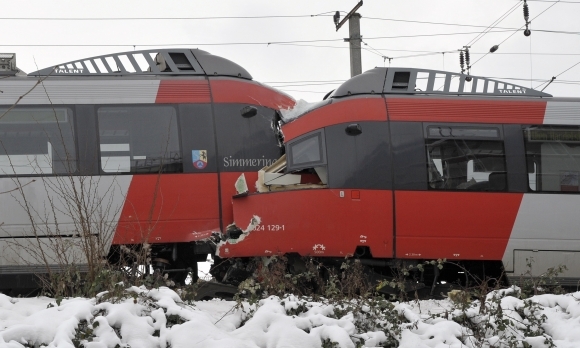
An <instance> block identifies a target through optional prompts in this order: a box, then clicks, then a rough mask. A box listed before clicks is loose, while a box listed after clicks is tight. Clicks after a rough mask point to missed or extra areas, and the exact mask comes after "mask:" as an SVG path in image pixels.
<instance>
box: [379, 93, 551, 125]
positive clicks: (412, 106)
mask: <svg viewBox="0 0 580 348" xmlns="http://www.w3.org/2000/svg"><path fill="white" fill-rule="evenodd" d="M546 105H547V102H546V101H543V100H531V101H521V100H517V101H516V100H498V99H494V100H475V99H471V100H461V99H454V100H450V99H448V98H445V99H440V98H439V99H436V98H417V97H410V98H400V97H393V98H390V97H387V108H388V110H389V119H390V120H391V121H423V122H466V123H467V122H469V123H471V122H473V123H510V124H514V123H515V124H543V123H544V115H545V113H546Z"/></svg>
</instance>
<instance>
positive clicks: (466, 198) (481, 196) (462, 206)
mask: <svg viewBox="0 0 580 348" xmlns="http://www.w3.org/2000/svg"><path fill="white" fill-rule="evenodd" d="M522 198H523V193H488V192H441V191H438V192H436V191H428V192H425V191H396V193H395V202H396V236H397V237H396V238H397V244H396V257H398V258H413V259H417V258H421V259H437V258H447V259H449V260H453V259H460V260H501V259H502V257H503V254H504V252H505V249H506V247H507V243H508V241H509V238H510V235H511V231H512V228H513V226H514V222H515V220H516V216H517V214H518V210H519V207H520V204H521V201H522Z"/></svg>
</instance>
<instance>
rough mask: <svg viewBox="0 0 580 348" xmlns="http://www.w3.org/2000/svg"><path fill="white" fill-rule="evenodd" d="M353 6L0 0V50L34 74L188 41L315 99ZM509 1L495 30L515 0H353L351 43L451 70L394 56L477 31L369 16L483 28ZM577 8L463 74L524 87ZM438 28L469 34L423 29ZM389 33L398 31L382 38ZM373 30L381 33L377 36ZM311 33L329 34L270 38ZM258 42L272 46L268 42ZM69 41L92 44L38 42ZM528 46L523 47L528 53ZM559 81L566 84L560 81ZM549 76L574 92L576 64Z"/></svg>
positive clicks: (329, 85) (339, 61) (573, 48)
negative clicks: (335, 18)
mask: <svg viewBox="0 0 580 348" xmlns="http://www.w3.org/2000/svg"><path fill="white" fill-rule="evenodd" d="M528 1H529V7H530V17H531V18H534V17H535V16H537V15H539V14H540V13H541V12H542V11H544V10H546V9H547V8H548V7H550V6H551V5H554V2H547V1H537V0H536V1H532V0H528ZM565 1H566V2H565ZM357 2H358V1H357V0H336V1H312V0H310V1H306V0H294V1H274V0H269V1H266V0H263V1H260V0H247V1H239V0H211V1H207V0H205V1H185V0H180V1H170V0H165V1H149V0H146V1H145V0H139V1H133V0H131V1H125V0H118V1H110V0H99V1H79V0H76V1H65V0H53V1H47V0H21V1H13V0H10V1H8V0H0V5H1V6H2V8H3V9H4V10H3V11H2V14H1V15H0V17H1V18H3V19H0V21H1V22H2V27H3V28H4V30H3V33H4V35H3V39H2V41H1V46H0V52H10V53H12V52H14V53H16V54H17V64H18V66H19V67H20V68H21V69H22V70H24V71H25V72H31V71H34V70H37V66H38V68H44V67H47V66H50V65H55V64H58V63H63V62H66V61H70V60H74V59H80V58H85V57H90V56H96V55H102V54H107V53H112V52H123V51H131V50H133V45H136V49H137V50H139V49H150V48H154V47H159V46H157V45H164V46H165V47H167V46H175V47H192V48H200V49H204V50H206V51H209V52H211V53H213V54H216V55H220V56H223V57H225V58H228V59H230V60H233V61H235V62H236V63H238V64H240V65H242V66H243V67H245V68H246V69H247V70H248V71H249V72H250V73H251V74H252V75H253V76H254V79H255V80H257V81H260V82H265V83H268V84H269V85H272V86H279V88H280V89H281V90H284V91H286V92H287V93H288V94H290V95H292V96H293V97H295V98H296V99H305V100H307V101H316V100H320V99H321V98H322V97H323V96H324V94H325V93H326V92H328V91H330V90H331V89H334V88H335V87H336V86H337V85H338V83H340V82H341V81H344V80H345V79H348V78H349V77H350V68H349V51H348V43H346V42H343V40H342V39H343V38H345V37H348V26H347V25H345V26H344V27H343V28H341V29H340V31H339V32H338V33H337V32H336V31H335V29H334V25H333V22H332V17H331V15H332V14H333V13H334V11H337V10H338V11H344V12H348V11H349V10H350V9H351V8H352V7H354V5H355V4H356V3H357ZM574 2H575V3H574ZM514 5H517V8H516V9H515V10H514V11H513V13H511V14H510V15H509V16H508V17H507V18H506V19H505V20H503V21H502V22H501V23H500V24H499V25H498V27H502V28H519V27H520V26H522V25H523V24H524V19H523V15H522V12H523V11H522V5H523V2H522V1H517V0H485V1H483V0H477V1H476V0H445V1H434V0H407V1H401V0H391V1H384V0H383V1H378V0H365V3H364V5H363V6H362V8H361V9H360V10H359V11H358V12H359V13H360V14H361V15H362V19H361V33H362V35H363V40H364V42H365V43H367V46H364V45H363V47H364V48H367V49H368V50H363V53H362V61H363V71H365V70H368V69H371V68H373V67H375V66H384V65H387V66H388V64H389V63H388V60H387V61H385V60H384V59H383V56H388V57H393V58H394V59H393V60H392V61H391V65H392V66H408V67H417V68H428V69H440V70H443V69H444V70H449V71H459V58H458V53H457V52H453V53H446V54H441V53H436V54H431V55H424V56H419V57H407V58H399V57H403V56H410V55H418V54H422V53H423V52H414V51H427V52H424V53H428V52H444V51H456V50H457V49H459V48H461V47H462V46H463V45H466V44H467V43H469V42H470V41H471V40H472V39H474V38H475V37H476V36H477V33H479V32H481V31H482V30H483V29H484V28H480V27H468V26H449V25H435V24H421V23H406V22H401V21H391V20H379V19H373V18H382V19H397V20H411V21H428V22H440V23H455V24H465V25H472V26H488V25H490V24H492V23H493V22H494V21H496V20H497V19H498V18H499V17H500V16H501V15H503V14H504V13H505V12H506V11H508V10H509V9H510V8H512V6H514ZM321 13H323V14H325V15H321V16H314V17H293V18H260V19H258V18H255V19H184V20H177V19H173V20H51V21H47V20H22V19H18V20H7V19H6V18H15V17H19V18H23V17H25V18H31V17H42V18H79V17H80V18H119V17H123V18H126V17H131V18H143V17H148V18H149V17H162V18H168V17H169V18H175V17H188V18H192V17H195V18H199V17H216V16H222V17H223V16H298V15H307V16H309V15H317V14H321ZM343 15H344V13H343ZM579 15H580V0H562V1H560V2H558V3H556V4H555V5H554V6H552V7H551V8H550V9H548V10H547V11H546V12H545V13H543V14H542V15H540V16H539V17H538V18H537V19H535V20H534V21H533V22H532V24H531V29H532V35H531V36H530V37H529V38H527V37H524V35H523V33H522V32H521V31H520V32H518V33H516V34H515V35H513V36H512V37H511V38H509V39H508V40H507V41H505V42H504V43H503V44H501V46H500V48H499V50H498V51H497V52H496V53H494V54H489V55H487V56H486V57H485V58H483V59H482V60H481V61H479V62H477V63H476V64H475V65H474V67H473V69H472V74H474V75H480V76H486V77H496V78H506V77H512V78H522V79H524V80H522V81H514V80H511V82H513V83H517V84H521V85H524V86H526V87H530V85H532V86H533V87H535V86H537V85H539V84H540V83H541V81H532V82H531V83H530V78H533V79H543V80H545V79H549V78H550V77H552V76H554V75H556V74H559V73H561V72H562V71H564V70H566V69H567V68H569V67H571V66H572V65H574V64H575V63H578V62H580V35H579V34H578V32H580V21H578V16H579ZM535 29H541V30H551V31H568V32H574V33H575V34H562V33H547V32H540V31H536V30H535ZM497 30H499V29H497ZM501 30H505V29H501ZM439 33H471V34H464V35H446V36H423V35H433V34H439ZM512 33H513V30H510V31H502V32H491V33H488V34H486V35H485V36H483V38H481V39H480V40H478V41H477V42H476V43H475V44H473V46H472V48H471V52H472V59H471V60H472V63H473V62H475V61H477V60H478V59H479V58H481V57H482V55H481V54H480V53H485V52H488V51H489V48H490V47H491V46H493V45H495V44H498V43H500V42H502V41H503V40H505V39H506V38H507V37H509V36H510V35H511V34H512ZM419 35H420V36H419ZM393 36H406V37H404V38H382V37H393ZM379 37H381V39H378V38H379ZM312 40H333V41H315V42H302V43H292V44H277V43H274V42H285V41H312ZM269 42H270V43H272V44H270V45H268V44H267V43H269ZM242 43H244V44H242ZM248 43H257V44H248ZM77 44H81V45H103V46H85V47H43V46H38V45H77ZM17 45H24V46H17ZM107 45H119V46H115V47H114V46H107ZM121 45H124V46H121ZM144 45H154V46H144ZM321 46H327V47H321ZM328 46H330V47H328ZM405 50H407V51H405ZM530 50H531V52H532V53H534V55H532V56H530V55H529V53H530ZM377 51H378V52H377ZM506 53H517V54H506ZM540 53H543V54H558V55H541V54H540ZM295 81H297V82H295ZM308 81H311V82H308ZM317 81H322V82H317ZM562 81H575V83H574V84H572V83H561V82H562ZM556 82H559V83H553V84H552V85H550V86H549V87H548V88H547V89H546V92H548V93H551V94H554V95H555V96H580V64H579V65H577V66H576V67H574V68H572V69H570V70H569V71H568V72H566V73H564V74H562V75H561V76H559V78H558V79H557V80H556Z"/></svg>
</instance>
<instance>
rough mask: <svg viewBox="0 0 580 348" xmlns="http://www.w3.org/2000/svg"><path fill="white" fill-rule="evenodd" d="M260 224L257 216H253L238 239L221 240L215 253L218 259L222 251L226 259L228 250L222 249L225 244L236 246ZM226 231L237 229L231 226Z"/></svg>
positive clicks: (233, 225) (260, 220)
mask: <svg viewBox="0 0 580 348" xmlns="http://www.w3.org/2000/svg"><path fill="white" fill-rule="evenodd" d="M260 222H262V219H261V218H260V217H259V216H258V215H254V216H252V218H251V219H250V223H249V225H248V227H247V228H246V229H245V230H241V233H240V234H239V237H238V238H235V239H233V238H227V239H226V240H222V241H221V242H219V243H218V245H217V247H216V252H215V254H216V255H217V256H219V257H222V249H223V252H224V253H223V256H224V257H227V256H228V255H227V254H228V253H229V250H228V248H227V247H224V245H226V244H230V245H233V244H238V243H240V242H241V241H243V240H244V239H245V238H246V237H247V236H248V235H249V234H250V233H251V232H252V231H254V229H255V228H256V226H258V225H260ZM227 229H228V231H231V230H235V229H237V226H236V225H235V224H231V225H229V226H228V228H227Z"/></svg>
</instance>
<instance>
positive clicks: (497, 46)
mask: <svg viewBox="0 0 580 348" xmlns="http://www.w3.org/2000/svg"><path fill="white" fill-rule="evenodd" d="M498 48H499V45H493V46H491V48H490V49H489V53H493V52H495V51H497V49H498Z"/></svg>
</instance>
